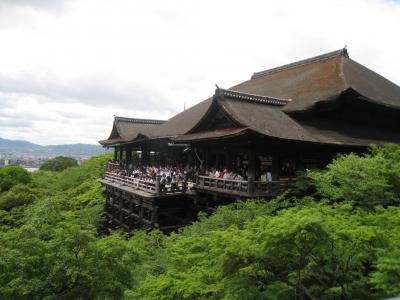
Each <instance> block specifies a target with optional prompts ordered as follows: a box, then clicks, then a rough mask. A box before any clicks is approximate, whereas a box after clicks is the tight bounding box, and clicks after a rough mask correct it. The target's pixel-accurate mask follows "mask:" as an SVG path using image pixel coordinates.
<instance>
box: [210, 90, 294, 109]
mask: <svg viewBox="0 0 400 300" xmlns="http://www.w3.org/2000/svg"><path fill="white" fill-rule="evenodd" d="M215 95H216V96H222V97H226V98H231V99H239V100H246V101H251V102H257V103H264V104H270V105H277V106H283V105H286V104H287V103H289V102H290V101H292V100H291V99H282V98H275V97H270V96H261V95H256V94H250V93H244V92H238V91H232V90H226V89H221V88H219V87H217V89H216V90H215Z"/></svg>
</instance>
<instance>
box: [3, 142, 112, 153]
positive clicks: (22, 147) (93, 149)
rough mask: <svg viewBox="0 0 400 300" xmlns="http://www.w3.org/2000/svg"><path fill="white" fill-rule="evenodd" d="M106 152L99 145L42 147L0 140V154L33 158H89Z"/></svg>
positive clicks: (29, 143)
mask: <svg viewBox="0 0 400 300" xmlns="http://www.w3.org/2000/svg"><path fill="white" fill-rule="evenodd" d="M106 152H108V151H107V150H106V149H104V148H103V147H102V146H100V145H91V144H65V145H48V146H42V145H38V144H34V143H31V142H28V141H23V140H8V139H3V138H0V153H2V154H14V155H34V156H57V155H64V156H72V157H89V156H93V155H98V154H103V153H106Z"/></svg>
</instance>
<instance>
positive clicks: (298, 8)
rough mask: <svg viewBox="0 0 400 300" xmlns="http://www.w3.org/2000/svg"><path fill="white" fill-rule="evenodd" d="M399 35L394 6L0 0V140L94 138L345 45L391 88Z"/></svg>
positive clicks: (364, 2)
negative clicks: (115, 124) (126, 121)
mask: <svg viewBox="0 0 400 300" xmlns="http://www.w3.org/2000/svg"><path fill="white" fill-rule="evenodd" d="M398 28H400V5H399V4H398V3H396V2H393V1H378V0H354V1H344V0H342V1H318V0H312V1H288V0H285V1H234V0H231V1H226V0H223V1H210V0H204V1H178V0H172V1H162V0H159V1H156V0H150V1H141V2H139V1H129V0H116V1H106V0H69V1H50V0H36V1H27V0H20V1H11V0H7V1H4V0H0V41H1V47H0V96H1V97H0V101H1V102H0V118H1V119H0V136H2V137H7V138H25V139H28V140H31V141H33V142H38V143H42V144H54V143H68V142H91V143H95V142H96V141H97V140H99V139H103V138H106V137H107V135H108V133H109V132H108V131H109V130H110V128H111V122H112V118H113V115H114V114H115V115H127V116H132V117H150V118H162V119H165V118H168V117H170V116H172V115H173V114H174V113H176V112H178V111H180V110H182V108H183V104H184V103H186V106H187V107H188V106H191V105H193V104H195V103H197V102H199V101H200V100H203V99H205V98H207V97H209V96H211V95H212V93H213V89H214V84H215V83H218V84H219V85H220V86H222V87H229V86H232V85H234V84H236V83H238V82H240V81H243V80H246V79H248V78H249V77H250V76H251V74H252V73H253V72H255V71H260V70H263V69H267V68H270V67H275V66H278V65H281V64H286V63H289V62H292V61H295V60H298V59H304V58H307V57H310V56H314V55H318V54H322V53H324V52H328V51H332V50H336V49H339V48H341V47H343V46H345V45H347V46H348V49H349V52H350V56H351V57H352V58H353V59H355V60H356V61H358V62H360V63H362V64H364V65H366V66H367V67H369V68H371V69H373V70H374V71H376V72H378V73H380V74H381V75H383V76H385V77H387V78H388V79H390V80H392V81H394V82H395V83H397V84H399V83H400V70H399V69H398V68H397V67H396V66H397V61H398V53H400V42H399V41H398V39H397V35H398V34H397V31H398ZM11 119H12V120H13V121H10V120H11ZM24 125H26V126H28V127H29V126H31V127H30V130H26V128H28V127H26V126H25V127H24Z"/></svg>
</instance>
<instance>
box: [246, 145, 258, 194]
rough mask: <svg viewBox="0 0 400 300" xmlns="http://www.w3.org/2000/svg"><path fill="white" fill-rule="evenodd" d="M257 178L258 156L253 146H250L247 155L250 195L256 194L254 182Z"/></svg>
mask: <svg viewBox="0 0 400 300" xmlns="http://www.w3.org/2000/svg"><path fill="white" fill-rule="evenodd" d="M255 178H256V155H255V152H254V149H253V147H252V145H250V149H249V150H248V153H247V181H248V186H249V187H248V190H249V194H250V195H253V193H254V180H255Z"/></svg>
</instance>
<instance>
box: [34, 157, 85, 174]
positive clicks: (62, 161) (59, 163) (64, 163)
mask: <svg viewBox="0 0 400 300" xmlns="http://www.w3.org/2000/svg"><path fill="white" fill-rule="evenodd" d="M77 166H78V162H77V161H76V159H75V158H72V157H65V156H57V157H56V158H53V159H50V160H48V161H46V162H45V163H44V164H43V165H42V166H41V167H40V170H44V171H55V172H60V171H63V170H65V169H67V168H71V167H77Z"/></svg>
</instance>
